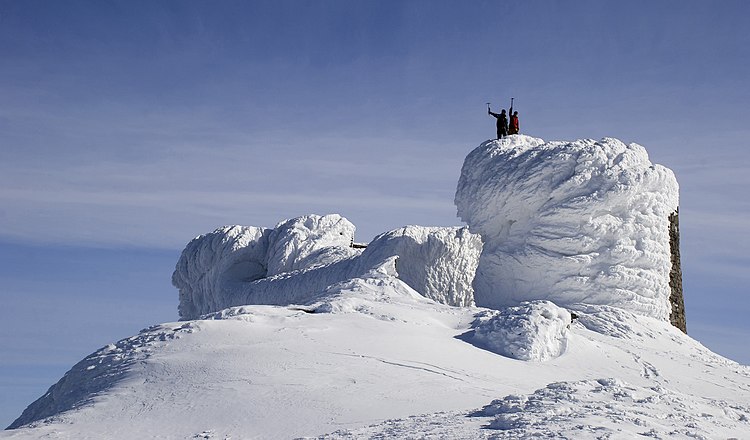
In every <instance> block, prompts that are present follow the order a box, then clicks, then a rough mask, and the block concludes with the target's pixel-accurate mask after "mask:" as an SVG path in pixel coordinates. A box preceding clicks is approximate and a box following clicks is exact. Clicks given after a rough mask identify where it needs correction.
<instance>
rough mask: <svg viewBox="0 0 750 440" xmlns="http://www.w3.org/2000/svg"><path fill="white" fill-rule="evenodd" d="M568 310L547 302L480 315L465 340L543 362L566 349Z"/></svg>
mask: <svg viewBox="0 0 750 440" xmlns="http://www.w3.org/2000/svg"><path fill="white" fill-rule="evenodd" d="M569 329H570V312H568V311H567V310H565V309H562V308H560V307H557V306H556V305H554V304H552V303H551V302H549V301H531V302H524V303H522V304H521V305H520V306H515V307H507V308H504V309H502V310H500V311H489V310H488V311H485V312H482V313H480V314H479V316H478V317H477V321H476V322H475V324H474V331H473V333H470V335H468V338H467V339H468V340H469V341H470V342H471V343H472V344H474V345H476V346H478V347H480V348H484V349H487V350H489V351H492V352H494V353H497V354H501V355H503V356H507V357H510V358H514V359H520V360H523V361H539V362H541V361H546V360H549V359H552V358H556V357H558V356H560V355H561V354H563V353H564V352H565V349H566V347H567V345H568V335H569V333H570V332H569Z"/></svg>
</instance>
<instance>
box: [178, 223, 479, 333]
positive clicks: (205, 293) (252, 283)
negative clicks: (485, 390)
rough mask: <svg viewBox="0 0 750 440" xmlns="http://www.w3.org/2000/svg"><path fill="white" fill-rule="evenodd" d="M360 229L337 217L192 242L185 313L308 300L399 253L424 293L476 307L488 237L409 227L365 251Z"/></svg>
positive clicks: (184, 275) (402, 271) (229, 231)
mask: <svg viewBox="0 0 750 440" xmlns="http://www.w3.org/2000/svg"><path fill="white" fill-rule="evenodd" d="M354 232H355V227H354V225H353V224H352V223H351V222H349V221H348V220H346V219H345V218H343V217H341V216H340V215H338V214H329V215H325V216H319V215H307V216H301V217H297V218H294V219H290V220H286V221H283V222H281V223H279V224H278V225H277V226H276V227H275V228H273V229H267V228H260V227H254V226H225V227H222V228H219V229H217V230H215V231H214V232H211V233H208V234H205V235H201V236H200V237H197V238H195V239H193V240H192V241H191V242H190V243H188V245H187V246H186V247H185V250H183V252H182V255H181V256H180V259H179V261H178V262H177V266H176V268H175V271H174V274H173V275H172V284H173V285H174V286H175V287H177V289H179V291H180V304H179V307H178V310H179V313H180V318H182V319H196V318H198V317H200V316H201V315H205V314H207V313H213V312H216V311H219V310H221V309H225V308H227V307H234V306H241V305H247V304H269V305H288V304H302V303H307V302H309V301H310V300H312V299H314V298H316V297H317V296H319V295H321V294H323V293H324V292H325V291H326V289H328V288H329V287H330V286H332V285H334V284H336V283H338V282H341V281H345V280H349V279H352V278H356V277H360V276H363V274H366V273H368V272H369V271H371V270H373V269H374V268H376V267H378V266H379V265H380V264H381V263H382V262H383V260H385V259H387V258H389V257H398V273H399V277H400V278H401V279H402V280H403V281H404V282H406V283H407V284H408V285H409V286H410V287H412V288H413V289H415V290H416V291H417V292H419V293H420V294H422V295H423V296H425V297H427V298H430V299H433V300H435V301H438V302H441V303H444V304H448V305H455V306H467V305H471V304H473V301H474V294H473V288H472V285H471V283H472V280H473V278H474V272H475V270H476V267H477V264H478V261H479V254H480V251H481V241H480V239H479V236H477V235H475V234H471V233H470V232H469V231H468V229H467V228H465V227H464V228H458V227H452V228H427V227H419V226H406V227H404V228H401V229H398V230H395V231H391V232H388V233H385V234H382V235H380V236H378V237H376V239H375V240H373V242H372V243H371V244H370V245H368V247H367V249H366V250H365V251H364V252H362V250H360V249H354V248H352V246H351V244H352V242H353V240H354Z"/></svg>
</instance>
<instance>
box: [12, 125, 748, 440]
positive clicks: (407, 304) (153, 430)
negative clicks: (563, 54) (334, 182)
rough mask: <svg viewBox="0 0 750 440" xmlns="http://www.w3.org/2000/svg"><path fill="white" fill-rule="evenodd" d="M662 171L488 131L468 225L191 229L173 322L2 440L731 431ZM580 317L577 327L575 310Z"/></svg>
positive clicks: (719, 361)
mask: <svg viewBox="0 0 750 440" xmlns="http://www.w3.org/2000/svg"><path fill="white" fill-rule="evenodd" d="M677 203H678V199H677V183H676V180H675V179H674V176H673V174H672V173H671V172H670V171H669V170H668V169H666V168H664V167H661V166H659V165H652V164H651V163H650V162H649V160H648V156H647V154H646V151H645V149H644V148H643V147H640V146H637V145H624V144H622V143H621V142H619V141H617V140H614V139H604V140H602V141H599V142H595V141H590V140H584V141H576V142H545V141H543V140H541V139H536V138H531V137H527V136H510V137H508V138H506V139H503V140H500V141H488V142H485V143H484V144H482V145H481V146H479V147H478V148H477V149H475V150H474V151H473V152H472V153H470V154H469V156H468V157H467V159H466V162H465V164H464V167H463V169H462V173H461V178H460V180H459V184H458V189H457V192H456V205H457V207H458V212H459V215H460V216H461V218H462V219H464V220H465V221H466V222H467V223H468V225H469V226H468V227H453V228H428V227H419V226H407V227H404V228H401V229H398V230H395V231H391V232H388V233H385V234H382V235H380V236H378V237H376V238H375V239H374V240H373V241H372V242H371V243H370V244H369V245H368V246H367V247H366V248H365V249H362V248H361V247H359V246H353V240H354V231H355V228H354V225H352V224H351V223H350V222H349V221H348V220H346V219H345V218H343V217H341V216H339V215H335V214H332V215H325V216H318V215H308V216H302V217H299V218H295V219H291V220H287V221H284V222H281V223H279V225H277V226H276V227H275V228H260V227H246V226H229V227H224V228H219V229H217V230H216V231H214V232H211V233H208V234H205V235H202V236H200V237H197V238H195V239H194V240H192V241H191V242H190V243H189V244H188V245H187V247H186V248H185V250H184V251H183V253H182V255H181V257H180V260H179V261H178V263H177V266H176V268H175V272H174V274H173V283H174V285H175V286H176V287H177V288H178V289H179V313H180V318H181V319H182V321H181V322H175V323H166V324H161V325H157V326H154V327H151V328H148V329H145V330H143V331H142V332H141V333H140V334H139V335H137V336H134V337H131V338H127V339H124V340H122V341H119V342H117V343H114V344H110V345H109V346H107V347H104V348H102V349H100V350H98V351H97V352H95V353H93V354H92V355H90V356H88V357H87V358H86V359H84V360H82V361H81V362H79V363H78V364H76V365H75V366H74V367H73V368H72V369H71V370H70V371H69V372H68V373H66V375H65V376H64V377H63V378H62V379H61V380H60V381H59V382H58V383H57V384H55V385H53V386H52V387H51V388H50V390H49V391H48V392H47V393H46V394H45V395H44V396H42V397H41V398H40V399H38V400H37V401H36V402H34V403H32V404H31V405H30V406H29V407H28V408H27V409H26V411H24V413H23V414H22V415H21V416H20V417H19V418H18V420H16V421H15V422H14V423H13V425H12V426H11V427H12V428H18V429H15V430H13V431H6V432H4V433H3V434H1V435H2V437H8V438H41V437H46V436H53V437H56V438H76V439H79V438H145V437H148V438H154V437H159V438H254V437H258V438H292V437H297V436H315V437H317V436H321V437H323V438H367V437H377V438H383V437H392V438H423V437H435V438H524V437H534V436H543V437H551V438H563V437H565V438H631V437H633V436H635V435H639V434H640V435H646V436H651V437H657V438H666V437H669V438H730V437H737V438H742V437H746V436H748V433H750V405H748V404H747V402H749V401H750V369H748V368H747V367H744V366H741V365H738V364H736V363H734V362H732V361H729V360H727V359H724V358H722V357H720V356H718V355H716V354H713V353H711V352H710V351H709V350H707V349H706V348H704V347H703V346H701V345H700V344H699V343H697V342H696V341H694V340H692V339H691V338H689V337H688V336H687V335H685V334H684V333H682V332H681V331H680V330H678V329H677V328H675V327H674V326H673V325H671V324H670V316H669V315H670V313H671V312H672V307H671V303H670V289H671V287H670V284H669V276H670V269H671V264H672V263H671V261H672V260H671V254H672V251H673V250H672V247H673V244H672V243H670V235H669V226H670V223H669V216H670V215H671V214H672V213H673V212H674V211H675V210H676V208H677ZM574 317H575V319H574Z"/></svg>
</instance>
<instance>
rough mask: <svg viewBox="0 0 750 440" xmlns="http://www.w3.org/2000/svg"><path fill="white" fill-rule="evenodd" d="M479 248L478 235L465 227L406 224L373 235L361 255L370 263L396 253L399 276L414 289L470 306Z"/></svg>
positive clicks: (447, 300) (428, 296) (432, 296)
mask: <svg viewBox="0 0 750 440" xmlns="http://www.w3.org/2000/svg"><path fill="white" fill-rule="evenodd" d="M481 251H482V242H481V240H480V238H479V236H478V235H476V234H472V233H470V232H469V229H468V228H466V227H463V228H458V227H456V228H427V227H422V226H405V227H403V228H401V229H396V230H395V231H391V232H387V233H385V234H381V235H379V236H378V237H376V238H375V239H374V240H373V241H372V243H370V244H369V245H368V247H367V249H365V251H364V252H363V253H362V257H361V258H362V260H364V261H367V262H371V263H366V264H367V265H372V264H373V263H376V262H378V261H382V260H383V259H385V258H387V257H390V256H394V255H396V256H398V257H399V259H398V263H397V270H398V276H399V278H401V279H402V280H403V281H404V282H406V284H408V285H409V286H411V287H412V288H413V289H415V290H417V291H419V292H420V293H421V294H422V295H424V296H426V297H427V298H430V299H432V300H435V301H437V302H439V303H443V304H450V305H455V306H471V305H474V295H473V289H472V287H471V283H472V281H473V280H474V272H475V271H476V269H477V263H478V261H479V254H480V253H481ZM426 263H427V264H426Z"/></svg>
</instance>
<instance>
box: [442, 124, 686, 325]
mask: <svg viewBox="0 0 750 440" xmlns="http://www.w3.org/2000/svg"><path fill="white" fill-rule="evenodd" d="M455 202H456V206H457V208H458V215H459V217H461V219H463V220H464V221H465V222H466V223H468V225H469V227H470V229H471V231H472V232H474V233H478V234H480V235H481V237H482V241H483V244H484V248H483V250H482V255H481V257H480V260H479V266H478V268H477V273H476V277H475V279H474V284H473V286H474V296H475V300H476V303H477V305H480V306H485V307H490V308H501V307H507V306H515V305H518V304H519V303H521V302H522V301H529V300H539V299H543V300H549V301H552V302H554V303H555V304H557V305H558V306H562V307H568V308H577V307H579V304H594V305H609V306H615V307H621V308H624V309H627V310H631V311H633V312H636V313H638V314H641V315H646V316H652V317H656V318H658V319H663V320H668V318H669V312H670V304H669V294H670V287H669V270H670V267H671V266H670V264H671V263H670V244H669V215H670V214H671V213H672V212H674V211H675V210H676V209H677V205H678V186H677V181H676V179H675V177H674V174H673V173H672V171H670V170H669V169H667V168H665V167H663V166H660V165H654V164H652V163H651V162H650V161H649V159H648V154H647V153H646V150H645V149H644V148H643V147H641V146H640V145H637V144H630V145H625V144H623V143H622V142H620V141H618V140H616V139H603V140H601V141H598V142H597V141H593V140H579V141H575V142H562V141H556V142H545V141H543V140H542V139H537V138H532V137H529V136H520V135H519V136H509V137H507V138H505V139H502V140H499V141H487V142H485V143H483V144H482V145H480V146H479V147H477V148H476V149H475V150H474V151H472V152H471V153H470V154H469V155H468V156H467V157H466V160H465V162H464V165H463V168H462V170H461V177H460V179H459V182H458V188H457V190H456V197H455Z"/></svg>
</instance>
